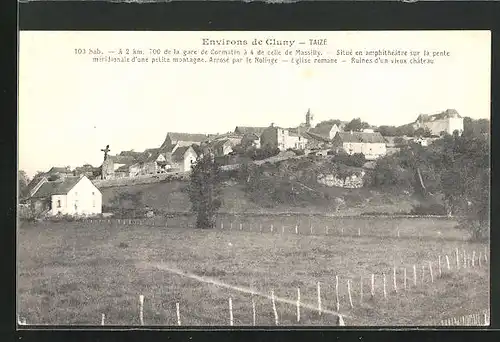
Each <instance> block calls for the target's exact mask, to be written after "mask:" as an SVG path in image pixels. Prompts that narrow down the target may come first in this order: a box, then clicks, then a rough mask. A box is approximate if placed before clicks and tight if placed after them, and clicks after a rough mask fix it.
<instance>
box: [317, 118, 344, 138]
mask: <svg viewBox="0 0 500 342" xmlns="http://www.w3.org/2000/svg"><path fill="white" fill-rule="evenodd" d="M311 131H312V132H313V133H315V134H317V135H319V136H321V137H324V138H327V139H330V140H332V139H333V138H334V137H335V134H337V132H341V131H342V129H341V127H340V126H339V125H337V124H335V123H331V122H327V123H321V124H319V125H318V126H317V127H315V128H311Z"/></svg>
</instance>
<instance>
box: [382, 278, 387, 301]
mask: <svg viewBox="0 0 500 342" xmlns="http://www.w3.org/2000/svg"><path fill="white" fill-rule="evenodd" d="M382 278H383V280H384V299H387V291H386V289H385V273H382Z"/></svg>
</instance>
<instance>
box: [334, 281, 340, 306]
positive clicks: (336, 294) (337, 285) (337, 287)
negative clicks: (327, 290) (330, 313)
mask: <svg viewBox="0 0 500 342" xmlns="http://www.w3.org/2000/svg"><path fill="white" fill-rule="evenodd" d="M335 299H336V300H337V301H336V304H337V311H339V310H340V303H339V276H338V275H336V276H335Z"/></svg>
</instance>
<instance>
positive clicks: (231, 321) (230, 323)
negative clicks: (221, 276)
mask: <svg viewBox="0 0 500 342" xmlns="http://www.w3.org/2000/svg"><path fill="white" fill-rule="evenodd" d="M229 325H230V326H233V300H232V299H231V297H229Z"/></svg>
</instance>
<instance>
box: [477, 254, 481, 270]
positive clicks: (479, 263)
mask: <svg viewBox="0 0 500 342" xmlns="http://www.w3.org/2000/svg"><path fill="white" fill-rule="evenodd" d="M481 257H482V255H481V252H479V257H478V258H477V265H478V266H479V267H481Z"/></svg>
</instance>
